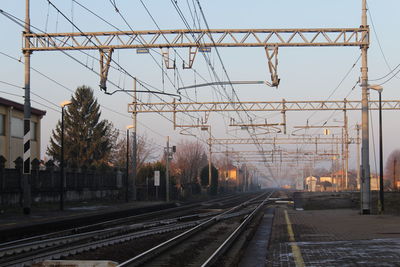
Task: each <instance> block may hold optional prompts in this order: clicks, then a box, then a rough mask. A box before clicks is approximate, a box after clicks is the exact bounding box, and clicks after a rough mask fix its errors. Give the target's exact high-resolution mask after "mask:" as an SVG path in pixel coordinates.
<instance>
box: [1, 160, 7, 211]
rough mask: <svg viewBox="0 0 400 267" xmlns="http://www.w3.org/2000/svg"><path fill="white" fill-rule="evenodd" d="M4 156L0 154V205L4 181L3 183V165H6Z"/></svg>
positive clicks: (2, 201) (2, 198)
mask: <svg viewBox="0 0 400 267" xmlns="http://www.w3.org/2000/svg"><path fill="white" fill-rule="evenodd" d="M6 161H7V160H6V158H5V157H3V156H2V155H0V195H1V198H0V201H1V203H0V205H4V185H5V184H4V183H5V181H4V169H5V166H6Z"/></svg>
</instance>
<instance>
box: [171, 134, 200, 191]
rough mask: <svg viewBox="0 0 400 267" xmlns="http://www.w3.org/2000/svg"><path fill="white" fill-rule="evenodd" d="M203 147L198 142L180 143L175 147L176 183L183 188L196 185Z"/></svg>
mask: <svg viewBox="0 0 400 267" xmlns="http://www.w3.org/2000/svg"><path fill="white" fill-rule="evenodd" d="M204 153H205V149H204V146H203V145H202V144H201V143H199V142H193V141H180V142H179V143H178V144H177V146H176V153H175V155H174V167H175V168H176V173H177V176H178V177H177V178H178V182H179V183H180V184H181V185H183V186H185V185H187V184H193V183H198V177H199V172H200V168H201V167H203V166H202V156H203V154H204Z"/></svg>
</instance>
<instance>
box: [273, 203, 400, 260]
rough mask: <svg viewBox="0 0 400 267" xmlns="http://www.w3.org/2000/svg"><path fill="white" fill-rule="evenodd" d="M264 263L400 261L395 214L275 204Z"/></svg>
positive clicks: (399, 223) (399, 229)
mask: <svg viewBox="0 0 400 267" xmlns="http://www.w3.org/2000/svg"><path fill="white" fill-rule="evenodd" d="M267 266H324V267H327V266H400V216H391V215H359V213H358V211H357V210H313V211H298V210H294V209H293V208H291V207H277V208H276V209H275V216H274V224H273V229H272V233H271V241H270V246H269V252H268V261H267Z"/></svg>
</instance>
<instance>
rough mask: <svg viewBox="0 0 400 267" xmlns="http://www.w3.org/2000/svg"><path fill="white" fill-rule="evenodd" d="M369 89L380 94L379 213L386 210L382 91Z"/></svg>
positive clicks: (370, 87)
mask: <svg viewBox="0 0 400 267" xmlns="http://www.w3.org/2000/svg"><path fill="white" fill-rule="evenodd" d="M368 88H369V89H372V90H375V91H377V92H378V93H379V212H380V213H382V212H383V211H384V210H385V205H384V195H383V141H382V139H383V138H382V91H383V87H382V86H380V85H370V86H369V87H368Z"/></svg>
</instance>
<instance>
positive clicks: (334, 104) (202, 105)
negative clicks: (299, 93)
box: [128, 100, 400, 113]
mask: <svg viewBox="0 0 400 267" xmlns="http://www.w3.org/2000/svg"><path fill="white" fill-rule="evenodd" d="M136 107H137V110H136V112H138V113H152V112H157V113H160V112H163V113H168V112H170V113H172V112H221V111H251V112H255V111H273V112H277V111H280V112H282V111H314V110H326V111H330V110H343V111H344V110H348V111H351V110H361V101H347V100H346V101H343V100H341V101H285V100H283V101H272V102H267V101H265V102H261V101H257V102H186V103H185V102H171V103H138V104H137V105H136ZM369 109H371V110H379V101H376V100H370V101H369ZM382 110H400V100H383V101H382ZM128 111H129V112H132V111H133V105H132V104H129V105H128Z"/></svg>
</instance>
